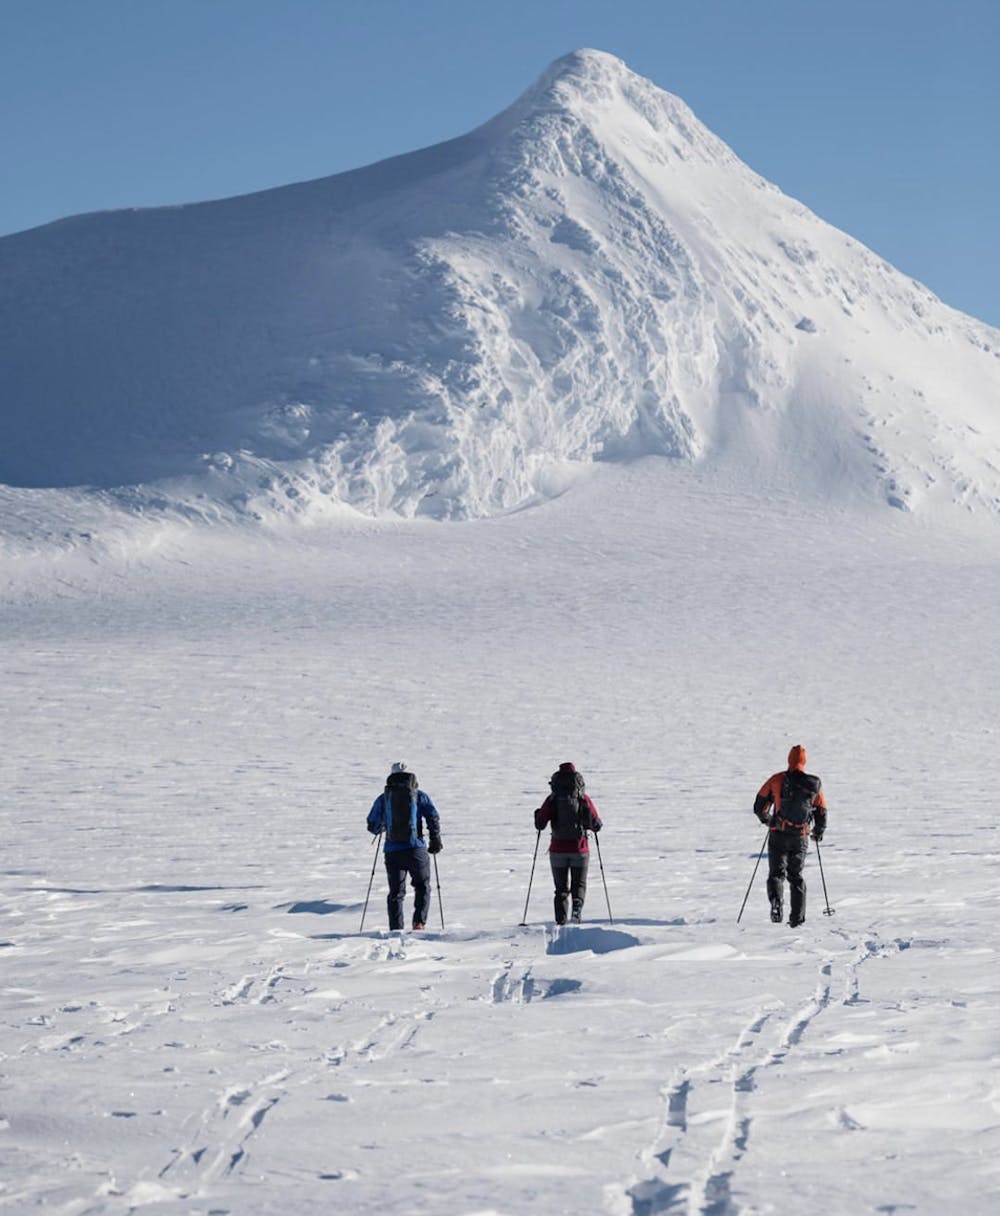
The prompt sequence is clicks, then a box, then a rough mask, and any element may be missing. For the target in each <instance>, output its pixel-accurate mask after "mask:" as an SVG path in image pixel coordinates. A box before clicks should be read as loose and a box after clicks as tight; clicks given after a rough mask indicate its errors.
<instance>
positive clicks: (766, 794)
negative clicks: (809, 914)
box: [753, 743, 826, 929]
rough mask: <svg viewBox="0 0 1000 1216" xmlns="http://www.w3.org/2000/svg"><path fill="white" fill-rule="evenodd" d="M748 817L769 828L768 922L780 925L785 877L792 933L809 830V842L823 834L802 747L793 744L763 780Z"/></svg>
mask: <svg viewBox="0 0 1000 1216" xmlns="http://www.w3.org/2000/svg"><path fill="white" fill-rule="evenodd" d="M753 813H754V814H755V815H756V816H757V818H758V819H759V820H760V821H761V823H763V824H766V825H767V826H768V827H769V828H770V829H771V830H770V835H769V836H768V838H767V898H768V900H769V901H770V904H771V920H772V921H774V923H775V924H780V923H781V918H782V915H783V913H782V900H783V896H784V890H785V876H786V874H787V876H788V885H789V887H790V888H791V892H792V908H791V914H790V916H789V919H788V923H789V925H791V927H792V928H793V929H794V928H795V927H796V926H797V925H801V924H802V922H803V921H804V920H805V918H806V883H805V879H804V878H803V877H802V866H803V864H804V862H805V859H806V853H807V852H808V851H809V835H810V831H809V829H810V827H811V828H812V838H813V840H815V841H820V840H822V839H823V833H824V832H825V831H826V799H825V798H824V797H823V790H822V782H821V781H820V779H819V778H818V777H814V776H813V775H812V774H811V773H807V772H806V749H805V748H804V747H803V746H802V744H801V743H797V744H796V745H795V746H794V747H793V748H792V750H791V751H790V752H789V753H788V768H787V769H786V770H785V771H784V772H782V773H775V774H774V776H773V777H768V779H767V780H766V781H765V782H764V784H763V785H762V786H761V787H760V790H759V791H758V793H757V797H756V798H755V799H754V804H753Z"/></svg>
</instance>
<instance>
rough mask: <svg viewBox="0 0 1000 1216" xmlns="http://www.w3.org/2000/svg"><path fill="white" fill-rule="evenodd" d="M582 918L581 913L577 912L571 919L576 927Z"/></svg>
mask: <svg viewBox="0 0 1000 1216" xmlns="http://www.w3.org/2000/svg"><path fill="white" fill-rule="evenodd" d="M580 916H581V913H580V912H579V911H576V912H574V913H573V915H572V916H571V917H570V919H571V920H572V922H573V924H574V925H578V924H579V923H580Z"/></svg>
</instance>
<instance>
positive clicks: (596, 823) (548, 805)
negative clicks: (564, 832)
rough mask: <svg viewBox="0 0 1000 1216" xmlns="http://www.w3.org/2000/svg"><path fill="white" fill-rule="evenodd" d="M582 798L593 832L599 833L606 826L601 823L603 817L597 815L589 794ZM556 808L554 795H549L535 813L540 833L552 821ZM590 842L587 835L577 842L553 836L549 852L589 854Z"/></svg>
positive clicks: (536, 824) (579, 838)
mask: <svg viewBox="0 0 1000 1216" xmlns="http://www.w3.org/2000/svg"><path fill="white" fill-rule="evenodd" d="M581 797H582V798H583V805H584V806H585V807H586V808H587V810H588V811H590V822H591V825H592V828H593V830H594V831H595V832H599V831H600V830H601V828H602V827H603V826H604V825H603V824H602V823H601V817H600V815H598V813H597V807H596V806H594V804H593V802H591V800H590V795H589V794H583V795H581ZM554 806H555V804H554V801H553V798H552V795H551V794H549V796H548V798H546V799H545V801H544V802H543V803H542V805H541V806H540V807H539V808H538V810H537V811H535V827H536V828H537V829H538V831H539V832H540V831H541V830H542V829H543V828H545V827H547V826H548V825H549V823H550V822H551V821H552V811H553V810H554ZM588 840H589V838H588V836H587V834H586V833H584V835H582V836H580V837H578V838H577V839H576V840H556V838H555V837H554V836H553V837H552V839H551V841H550V842H549V852H550V853H589V852H590V845H589V843H588Z"/></svg>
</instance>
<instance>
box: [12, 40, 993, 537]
mask: <svg viewBox="0 0 1000 1216" xmlns="http://www.w3.org/2000/svg"><path fill="white" fill-rule="evenodd" d="M0 334H2V336H3V340H2V348H0V384H2V386H3V388H2V394H3V395H2V399H0V481H2V482H5V483H7V484H9V485H13V486H22V487H35V488H38V487H68V486H76V485H81V484H86V485H92V486H95V487H101V488H105V489H107V488H111V487H119V486H125V487H130V486H131V487H134V486H138V485H143V486H146V487H151V483H155V488H148V489H146V490H143V491H130V497H131V499H133V500H135V501H140V500H142V498H143V497H144V496H149V497H151V498H153V499H155V498H156V497H157V496H161V495H163V494H167V495H168V496H170V497H171V498H174V499H178V500H186V501H202V500H209V501H211V502H213V503H218V504H220V505H221V506H224V507H225V508H226V509H227V510H228V509H232V510H236V511H238V512H245V513H250V514H259V515H266V514H267V513H269V512H275V511H277V512H281V513H300V512H304V513H307V514H308V513H311V512H314V511H317V510H322V509H323V507H324V505H325V504H328V503H346V504H348V505H349V506H352V507H354V508H356V509H358V510H360V511H362V512H365V513H373V514H377V513H382V512H397V513H400V514H403V515H420V514H426V515H431V516H435V517H443V518H462V517H469V516H473V517H474V516H482V515H488V514H491V513H495V512H498V511H504V510H508V509H511V508H514V507H517V506H520V505H522V504H525V503H529V502H532V501H537V500H538V499H540V498H545V497H546V496H549V495H551V494H553V493H557V492H559V490H560V489H561V488H562V487H563V486H564V485H565V484H566V482H567V479H568V478H570V477H572V476H573V475H574V472H575V471H576V470H578V469H579V468H581V467H584V466H586V465H587V464H588V463H590V462H592V461H594V460H620V459H630V458H633V457H637V456H641V455H648V454H658V455H663V456H666V457H671V458H674V459H679V460H702V461H705V462H706V463H713V462H714V463H718V464H720V465H723V466H725V467H727V468H728V469H730V470H731V471H732V473H733V475H734V476H736V477H737V478H742V479H745V480H746V481H747V482H748V483H753V484H760V485H762V486H767V485H769V484H777V485H782V486H786V487H790V488H792V489H795V490H800V491H801V492H803V493H809V494H820V495H827V496H832V497H835V498H844V499H855V500H856V499H860V500H862V501H870V502H871V503H872V504H873V505H874V504H878V503H887V504H889V505H892V506H896V507H901V508H905V509H912V508H916V507H918V506H919V505H920V504H921V503H927V504H933V505H937V506H953V505H957V506H959V507H961V508H963V509H971V510H977V511H987V512H990V513H997V512H1000V331H997V330H994V329H991V328H990V327H988V326H986V325H984V324H982V323H980V322H978V321H975V320H973V319H972V318H969V317H966V316H964V315H962V314H960V313H957V312H956V311H954V310H953V309H950V308H948V307H947V306H945V305H944V304H942V303H941V302H940V301H939V300H938V299H937V298H936V297H935V296H934V295H933V294H932V293H931V292H929V291H928V290H927V289H926V288H924V287H922V286H921V285H919V284H917V283H915V282H914V281H913V280H911V279H908V278H907V277H905V276H904V275H902V274H900V273H899V272H897V271H896V270H894V269H893V268H892V267H891V266H889V265H888V264H887V263H886V262H884V261H883V260H882V259H880V258H879V257H877V256H876V255H875V254H873V253H872V252H871V251H869V250H867V249H866V248H865V247H864V246H862V245H860V244H859V243H857V242H856V241H854V240H852V239H851V238H850V237H848V236H846V235H845V234H843V233H841V232H839V231H838V230H836V229H834V228H832V227H830V226H829V225H827V224H826V223H824V222H823V221H822V220H820V219H818V218H817V217H816V216H815V215H813V214H812V213H811V212H810V211H808V209H806V208H805V207H803V206H802V205H801V204H799V203H797V202H795V201H794V200H792V199H789V198H787V197H786V196H784V195H783V194H782V193H781V192H780V191H779V190H777V189H776V188H775V187H774V186H772V185H770V184H769V183H767V182H766V181H764V180H763V179H762V178H760V177H759V176H758V175H757V174H755V173H753V172H752V171H751V170H750V169H749V168H747V167H746V166H745V165H744V164H743V163H742V162H741V161H740V160H739V159H738V158H737V157H736V156H735V155H734V154H733V152H732V151H731V150H730V149H728V148H727V147H726V145H725V144H723V143H722V142H721V141H720V140H719V139H718V138H717V137H716V136H715V135H713V134H712V133H711V132H710V131H708V130H707V129H706V128H705V127H704V126H703V125H702V124H701V123H700V122H699V121H698V120H697V119H696V118H695V117H694V115H693V114H692V113H691V111H690V110H689V109H688V108H687V107H686V106H685V105H684V103H683V102H681V101H680V100H679V99H677V98H675V97H673V96H671V95H670V94H668V93H665V92H663V91H661V90H660V89H658V88H657V87H656V86H655V85H653V84H652V83H650V82H649V81H647V80H644V79H643V78H641V77H639V76H637V75H635V74H634V73H632V72H631V71H630V70H629V69H628V68H627V67H626V66H625V65H624V64H622V63H621V62H620V61H619V60H617V59H615V58H614V57H612V56H610V55H606V54H604V53H602V52H598V51H579V52H576V53H574V54H572V55H569V56H567V57H565V58H564V59H561V60H559V61H557V62H556V63H555V64H553V65H552V66H551V67H550V68H549V69H548V71H547V72H546V73H544V75H543V76H542V77H541V79H540V80H539V81H538V82H537V83H536V84H535V85H534V86H533V87H532V88H531V89H529V90H528V92H526V93H525V94H524V96H523V97H521V98H520V99H519V100H518V101H517V102H515V104H514V105H513V106H511V107H510V108H509V109H508V110H506V111H504V112H503V113H502V114H500V115H498V116H497V117H496V118H494V119H492V120H491V121H490V122H488V123H486V124H485V125H484V126H482V127H480V128H478V129H476V130H475V131H472V132H471V133H470V134H468V135H465V136H462V137H459V138H457V139H455V140H451V141H449V142H447V143H444V144H440V145H437V146H435V147H432V148H428V149H424V150H422V151H418V152H413V153H410V154H407V155H405V156H401V157H396V158H393V159H392V160H388V161H384V162H381V163H379V164H376V165H372V166H369V167H367V168H363V169H358V170H355V171H353V172H350V173H345V174H340V175H337V176H335V177H330V178H325V179H321V180H318V181H314V182H306V183H301V184H297V185H292V186H287V187H282V188H279V189H275V190H269V191H264V192H261V193H258V194H253V195H247V196H243V197H240V198H234V199H227V200H222V201H218V202H209V203H199V204H193V205H190V206H184V207H173V208H162V209H152V210H142V211H123V212H111V213H103V214H96V215H88V216H80V217H76V218H73V219H68V220H63V221H60V222H58V223H55V224H50V225H47V226H46V227H44V228H39V229H35V230H32V231H30V232H25V233H20V234H17V235H15V236H11V237H6V238H3V239H0Z"/></svg>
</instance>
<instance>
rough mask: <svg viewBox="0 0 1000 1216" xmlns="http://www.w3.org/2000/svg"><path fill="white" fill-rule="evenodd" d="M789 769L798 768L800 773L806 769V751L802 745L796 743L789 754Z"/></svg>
mask: <svg viewBox="0 0 1000 1216" xmlns="http://www.w3.org/2000/svg"><path fill="white" fill-rule="evenodd" d="M788 767H789V768H797V769H799V770H800V771H802V770H804V769H805V767H806V749H805V748H804V747H803V746H802V744H801V743H796V744H795V746H794V747H793V748H792V750H791V751H790V752H789V753H788Z"/></svg>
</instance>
